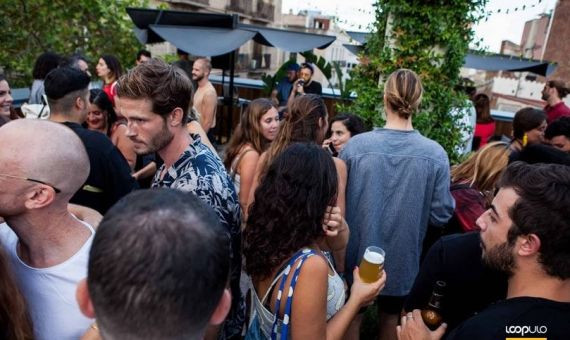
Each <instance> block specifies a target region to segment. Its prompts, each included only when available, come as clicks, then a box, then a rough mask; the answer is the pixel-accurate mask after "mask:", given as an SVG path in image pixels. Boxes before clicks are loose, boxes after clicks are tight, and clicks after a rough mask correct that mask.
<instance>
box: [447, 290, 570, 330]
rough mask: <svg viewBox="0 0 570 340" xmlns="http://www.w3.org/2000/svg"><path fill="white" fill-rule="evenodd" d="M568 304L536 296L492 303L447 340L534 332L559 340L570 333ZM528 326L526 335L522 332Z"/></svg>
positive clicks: (569, 304) (569, 309)
mask: <svg viewBox="0 0 570 340" xmlns="http://www.w3.org/2000/svg"><path fill="white" fill-rule="evenodd" d="M569 319H570V303H564V302H557V301H552V300H547V299H543V298H536V297H517V298H511V299H507V300H503V301H500V302H497V303H495V304H492V305H491V306H489V307H487V308H486V309H485V310H483V311H482V312H481V313H479V314H477V315H476V316H474V317H472V318H471V319H469V320H467V321H465V322H464V323H462V324H461V325H459V326H458V327H457V328H456V329H454V330H453V332H452V333H451V334H450V336H449V337H448V339H453V340H455V339H466V338H471V339H500V338H504V337H509V336H525V335H531V333H532V331H533V330H535V329H541V327H543V328H542V329H541V331H539V332H534V335H538V333H540V334H542V335H550V336H548V337H547V338H548V339H562V338H559V337H558V336H559V335H560V334H562V335H565V336H567V335H568V334H570V323H569V322H568V320H569ZM523 326H528V328H527V329H528V331H527V334H522V330H523V329H522V328H521V327H523Z"/></svg>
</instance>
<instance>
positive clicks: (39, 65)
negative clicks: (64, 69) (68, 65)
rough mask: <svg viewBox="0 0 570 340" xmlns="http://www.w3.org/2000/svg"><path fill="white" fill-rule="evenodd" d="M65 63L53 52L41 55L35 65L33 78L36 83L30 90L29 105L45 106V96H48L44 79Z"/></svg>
mask: <svg viewBox="0 0 570 340" xmlns="http://www.w3.org/2000/svg"><path fill="white" fill-rule="evenodd" d="M62 61H63V58H62V57H61V56H60V55H59V54H56V53H53V52H44V53H42V54H40V56H39V57H38V59H36V63H35V64H34V69H33V70H32V76H33V78H34V82H33V83H32V87H31V88H30V98H29V99H28V104H45V102H44V100H43V96H44V95H45V94H46V93H45V89H44V79H45V78H46V76H47V74H48V73H49V72H50V71H51V70H53V69H55V68H57V67H58V66H59V65H60V64H61V63H62Z"/></svg>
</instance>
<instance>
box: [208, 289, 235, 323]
mask: <svg viewBox="0 0 570 340" xmlns="http://www.w3.org/2000/svg"><path fill="white" fill-rule="evenodd" d="M231 306H232V294H231V293H230V291H229V290H228V289H224V292H223V294H222V297H221V298H220V302H218V306H216V309H215V310H214V313H213V314H212V316H211V317H210V325H214V326H216V325H220V324H221V323H222V322H224V320H225V319H226V316H227V315H228V313H229V312H230V307H231Z"/></svg>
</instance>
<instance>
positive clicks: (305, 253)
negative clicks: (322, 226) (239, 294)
mask: <svg viewBox="0 0 570 340" xmlns="http://www.w3.org/2000/svg"><path fill="white" fill-rule="evenodd" d="M313 255H315V252H314V251H313V250H311V249H303V250H301V251H299V252H298V253H296V254H295V255H293V257H291V260H289V264H288V265H287V267H285V270H284V271H283V275H282V277H281V284H280V285H279V291H278V292H277V299H276V300H275V315H274V316H275V321H274V322H273V327H272V328H271V340H277V324H278V321H279V310H280V308H281V299H282V297H283V290H284V288H285V282H286V281H287V277H289V274H290V273H291V269H292V268H293V266H294V265H295V262H296V261H297V260H299V259H300V261H299V263H298V264H297V266H296V267H295V271H294V272H293V278H292V279H291V283H290V284H289V290H288V292H287V300H286V301H285V312H284V313H283V324H282V326H281V339H282V340H287V339H288V336H289V322H290V320H291V306H292V303H293V291H294V289H295V286H296V285H297V279H298V278H299V273H300V271H301V266H302V265H303V262H304V261H305V260H306V259H308V258H309V257H311V256H313Z"/></svg>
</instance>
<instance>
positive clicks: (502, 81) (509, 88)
mask: <svg viewBox="0 0 570 340" xmlns="http://www.w3.org/2000/svg"><path fill="white" fill-rule="evenodd" d="M543 88H544V83H542V82H537V81H529V80H525V79H524V77H521V79H514V78H503V77H495V78H493V87H492V91H493V92H495V93H500V94H505V95H509V96H517V97H519V98H524V99H533V100H541V99H542V89H543Z"/></svg>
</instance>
